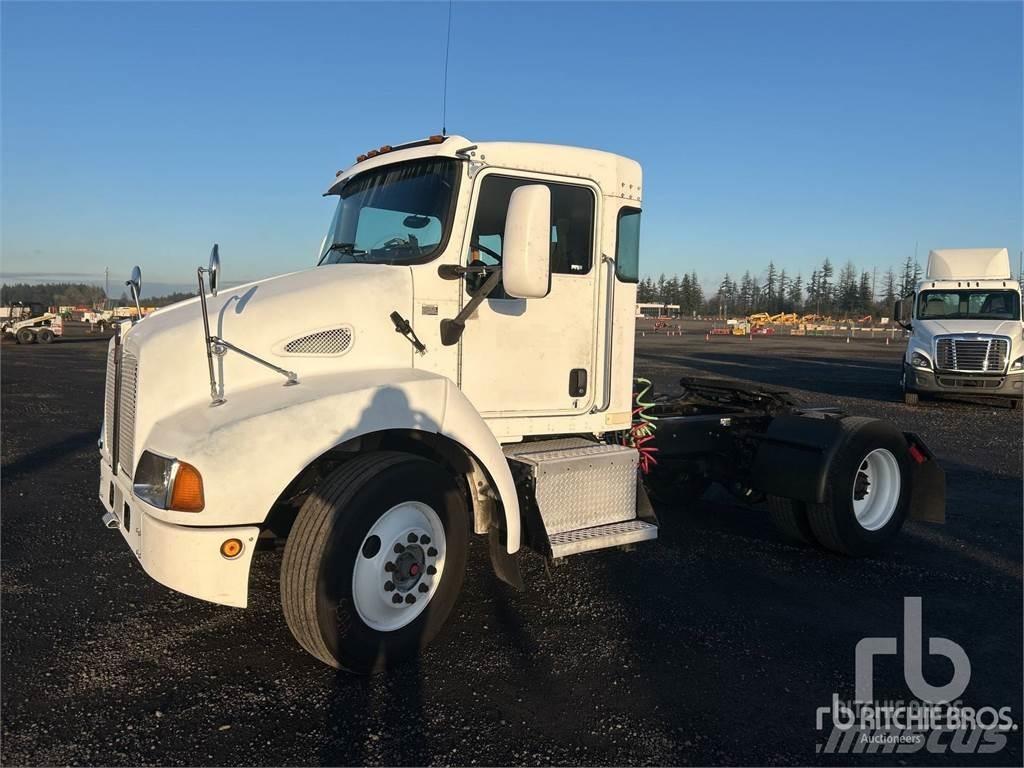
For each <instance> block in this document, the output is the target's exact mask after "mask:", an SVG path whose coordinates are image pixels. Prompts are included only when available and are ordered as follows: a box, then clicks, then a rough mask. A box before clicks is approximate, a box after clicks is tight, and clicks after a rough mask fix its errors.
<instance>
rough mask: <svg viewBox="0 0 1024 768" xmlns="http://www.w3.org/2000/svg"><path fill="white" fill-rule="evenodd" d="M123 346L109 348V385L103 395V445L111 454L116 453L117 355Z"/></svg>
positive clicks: (112, 345) (113, 345)
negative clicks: (115, 400) (115, 399)
mask: <svg viewBox="0 0 1024 768" xmlns="http://www.w3.org/2000/svg"><path fill="white" fill-rule="evenodd" d="M120 351H121V348H120V347H119V346H116V345H115V344H113V343H112V344H111V345H110V348H109V349H108V350H107V387H106V392H105V394H104V397H103V447H104V448H105V449H106V451H107V453H109V454H110V455H111V456H113V455H114V398H115V397H116V395H117V393H116V392H115V387H116V376H117V355H118V354H120Z"/></svg>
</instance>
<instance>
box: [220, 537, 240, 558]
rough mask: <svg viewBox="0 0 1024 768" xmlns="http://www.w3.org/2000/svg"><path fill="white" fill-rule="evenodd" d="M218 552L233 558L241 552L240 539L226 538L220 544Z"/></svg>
mask: <svg viewBox="0 0 1024 768" xmlns="http://www.w3.org/2000/svg"><path fill="white" fill-rule="evenodd" d="M220 553H221V554H222V555H224V557H226V558H227V559H228V560H234V559H235V558H236V557H238V556H239V555H240V554H242V540H241V539H228V540H227V541H225V542H224V543H223V544H221V545H220Z"/></svg>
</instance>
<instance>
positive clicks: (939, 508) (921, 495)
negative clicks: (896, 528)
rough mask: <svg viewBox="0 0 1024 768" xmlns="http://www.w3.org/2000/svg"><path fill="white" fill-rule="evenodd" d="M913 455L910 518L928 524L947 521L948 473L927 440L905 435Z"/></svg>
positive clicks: (911, 456)
mask: <svg viewBox="0 0 1024 768" xmlns="http://www.w3.org/2000/svg"><path fill="white" fill-rule="evenodd" d="M903 436H904V437H905V438H906V439H907V449H908V451H909V453H910V459H911V462H910V463H911V470H910V509H908V510H907V517H909V518H910V519H911V520H921V521H924V522H927V523H945V522H946V473H945V472H944V471H943V470H942V467H940V466H939V462H937V461H936V460H935V455H934V454H933V453H932V452H931V451H930V450H929V449H928V446H927V445H925V444H924V440H922V439H921V438H920V437H918V436H917V435H916V434H914V433H913V432H904V433H903Z"/></svg>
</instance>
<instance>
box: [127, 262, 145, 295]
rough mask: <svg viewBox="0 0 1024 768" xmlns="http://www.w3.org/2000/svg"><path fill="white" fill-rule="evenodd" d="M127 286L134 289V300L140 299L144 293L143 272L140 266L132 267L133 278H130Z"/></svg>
mask: <svg viewBox="0 0 1024 768" xmlns="http://www.w3.org/2000/svg"><path fill="white" fill-rule="evenodd" d="M125 285H126V286H128V287H129V288H131V289H132V298H133V299H135V298H138V296H139V294H141V293H142V270H141V269H139V267H138V265H136V266H134V267H132V276H131V277H129V278H128V280H127V281H126V282H125Z"/></svg>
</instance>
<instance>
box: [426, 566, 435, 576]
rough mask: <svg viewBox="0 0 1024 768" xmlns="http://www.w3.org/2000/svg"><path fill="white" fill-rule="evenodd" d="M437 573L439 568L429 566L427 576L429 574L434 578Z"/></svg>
mask: <svg viewBox="0 0 1024 768" xmlns="http://www.w3.org/2000/svg"><path fill="white" fill-rule="evenodd" d="M435 573H437V568H435V567H434V566H432V565H428V566H427V574H429V575H430V576H433V575H434V574H435Z"/></svg>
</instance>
